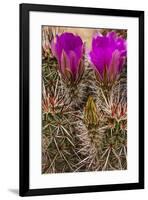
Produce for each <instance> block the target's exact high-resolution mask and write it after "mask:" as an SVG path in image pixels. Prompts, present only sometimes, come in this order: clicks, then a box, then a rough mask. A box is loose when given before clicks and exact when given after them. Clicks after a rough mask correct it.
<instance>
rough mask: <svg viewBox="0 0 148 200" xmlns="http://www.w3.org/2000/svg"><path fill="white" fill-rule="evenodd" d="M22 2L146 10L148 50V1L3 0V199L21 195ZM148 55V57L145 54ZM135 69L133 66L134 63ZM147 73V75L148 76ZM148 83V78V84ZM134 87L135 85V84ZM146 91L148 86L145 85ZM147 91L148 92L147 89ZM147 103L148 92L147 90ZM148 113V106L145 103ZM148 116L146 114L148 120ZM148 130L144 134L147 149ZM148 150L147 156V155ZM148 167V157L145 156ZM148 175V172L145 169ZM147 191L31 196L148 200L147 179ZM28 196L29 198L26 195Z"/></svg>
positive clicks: (0, 150)
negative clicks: (20, 49) (20, 89)
mask: <svg viewBox="0 0 148 200" xmlns="http://www.w3.org/2000/svg"><path fill="white" fill-rule="evenodd" d="M19 3H38V4H39V3H42V4H43V3H44V4H59V5H70V6H72V5H73V6H87V7H102V8H117V9H135V10H145V36H146V37H145V55H147V53H146V52H148V36H147V35H148V6H147V5H148V4H147V0H131V1H129V0H91V1H88V0H85V1H80V0H56V1H54V0H42V1H41V0H30V1H25V0H24V1H20V0H3V1H1V5H0V8H1V10H0V92H1V93H0V94H1V95H0V136H1V139H0V199H9V200H14V199H20V197H19V196H18V178H19V176H18V171H19V168H18V162H19V159H18V158H19V151H18V145H19V142H18V141H19V109H18V106H19V93H18V91H19ZM145 57H147V56H145ZM147 66H148V58H146V60H145V74H146V75H147V76H148V70H147ZM133 69H134V66H133ZM147 76H145V77H146V78H147ZM147 85H148V78H147V80H146V86H147ZM133 87H134V86H133ZM146 90H147V87H146ZM146 90H145V91H146ZM145 96H146V102H147V101H148V92H146V95H145ZM145 112H148V105H146V106H145ZM147 119H148V115H147V114H146V120H145V121H147ZM147 129H148V127H146V131H145V132H146V133H145V136H146V137H145V141H146V145H145V146H146V150H145V151H146V152H148V143H147V142H148V136H147ZM147 155H148V154H147V153H146V156H145V157H147ZM146 168H148V158H146ZM146 177H148V172H147V170H146ZM145 187H146V189H145V190H137V191H136V190H133V191H118V192H101V193H86V194H72V195H57V196H44V197H43V196H42V197H32V199H39V200H40V199H52V200H62V199H63V200H74V199H77V200H83V199H85V200H98V199H100V200H107V199H114V200H117V199H119V198H120V200H125V199H127V200H128V199H131V198H132V199H134V200H139V199H143V200H145V199H147V198H146V196H148V178H146V184H145ZM26 199H29V197H27V198H26Z"/></svg>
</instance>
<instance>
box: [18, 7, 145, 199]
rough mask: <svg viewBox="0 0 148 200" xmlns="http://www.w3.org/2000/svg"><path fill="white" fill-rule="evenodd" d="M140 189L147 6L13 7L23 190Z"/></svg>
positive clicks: (23, 193) (28, 193)
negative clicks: (16, 12) (17, 26)
mask: <svg viewBox="0 0 148 200" xmlns="http://www.w3.org/2000/svg"><path fill="white" fill-rule="evenodd" d="M143 188H144V12H143V11H134V10H133V11H131V10H114V9H101V8H86V7H85V8H82V7H68V6H54V5H34V4H21V5H20V195H21V196H31V195H50V194H64V193H82V192H99V191H111V190H130V189H143Z"/></svg>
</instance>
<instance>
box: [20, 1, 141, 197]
mask: <svg viewBox="0 0 148 200" xmlns="http://www.w3.org/2000/svg"><path fill="white" fill-rule="evenodd" d="M30 11H39V12H40V11H42V12H55V13H75V14H88V15H103V16H105V15H106V16H124V17H137V18H138V19H139V182H136V183H127V184H126V183H125V184H113V185H93V186H89V185H88V186H76V187H64V188H63V187H62V188H54V189H53V188H44V189H40V188H36V189H30V187H29V108H30V106H31V105H30V104H29V84H30V83H29V12H30ZM133 114H134V113H133ZM19 142H20V146H19V153H20V166H19V169H20V174H19V177H20V180H19V194H20V196H34V195H53V194H68V193H84V192H99V191H115V190H131V189H143V188H144V11H135V10H116V9H102V8H87V7H85V8H84V7H70V6H57V5H36V4H20V141H19Z"/></svg>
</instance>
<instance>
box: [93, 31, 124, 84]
mask: <svg viewBox="0 0 148 200" xmlns="http://www.w3.org/2000/svg"><path fill="white" fill-rule="evenodd" d="M126 53H127V47H126V40H125V39H124V38H122V37H121V36H118V35H117V33H115V32H113V31H112V32H109V33H107V34H106V35H105V36H103V35H101V34H99V35H97V36H95V37H94V38H93V39H92V49H91V51H90V52H89V58H90V61H91V63H92V67H93V69H94V70H95V74H96V78H97V80H98V81H99V82H100V83H102V84H103V85H105V86H110V85H112V84H113V83H114V82H115V81H116V80H117V79H118V78H119V75H120V73H121V71H122V69H123V66H124V64H125V58H126Z"/></svg>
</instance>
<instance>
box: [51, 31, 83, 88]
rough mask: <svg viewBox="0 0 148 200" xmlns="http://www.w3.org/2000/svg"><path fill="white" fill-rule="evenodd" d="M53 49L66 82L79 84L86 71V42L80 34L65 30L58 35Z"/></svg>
mask: <svg viewBox="0 0 148 200" xmlns="http://www.w3.org/2000/svg"><path fill="white" fill-rule="evenodd" d="M51 49H52V52H53V55H54V56H55V57H56V59H57V61H58V68H59V71H60V73H61V76H62V78H63V80H64V81H65V82H66V83H68V84H69V83H70V84H77V83H78V82H79V81H80V79H81V77H82V75H83V72H84V64H83V52H84V44H83V42H82V39H81V38H80V37H79V36H78V35H74V34H73V33H68V32H65V33H63V34H61V35H57V36H56V41H54V40H53V41H52V44H51Z"/></svg>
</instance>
